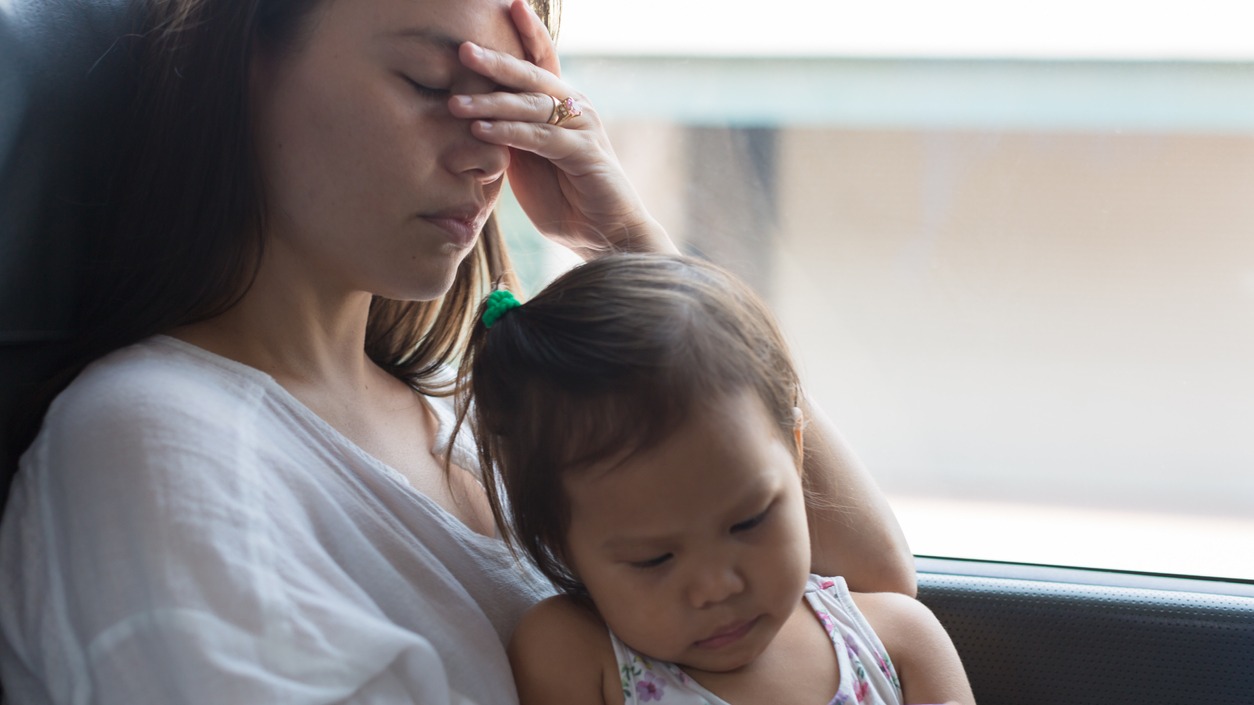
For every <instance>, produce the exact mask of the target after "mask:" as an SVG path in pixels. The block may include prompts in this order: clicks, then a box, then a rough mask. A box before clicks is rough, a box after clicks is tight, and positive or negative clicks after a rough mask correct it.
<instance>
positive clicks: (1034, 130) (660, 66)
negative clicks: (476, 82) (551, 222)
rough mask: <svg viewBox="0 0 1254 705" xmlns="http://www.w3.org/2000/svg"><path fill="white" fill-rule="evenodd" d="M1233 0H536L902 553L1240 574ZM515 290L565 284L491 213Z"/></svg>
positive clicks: (1249, 129)
mask: <svg viewBox="0 0 1254 705" xmlns="http://www.w3.org/2000/svg"><path fill="white" fill-rule="evenodd" d="M1252 19H1254V6H1249V4H1248V3H1244V2H1236V1H1228V2H1218V1H1216V0H1194V1H1192V2H1188V3H1185V2H1181V1H1178V0H1171V1H1160V2H1157V3H1155V2H1144V1H1141V2H1130V1H1128V0H1083V1H1079V0H1074V1H1073V0H1065V1H1061V2H1059V1H1055V2H1051V3H1039V2H1038V3H1026V2H1022V1H1021V0H1000V1H998V2H992V1H985V0H954V1H951V2H947V3H935V2H928V1H927V0H887V1H882V2H876V3H872V4H869V6H867V4H854V3H847V2H833V1H830V0H776V1H775V2H772V3H769V4H766V5H764V4H762V3H754V4H752V5H750V4H748V3H738V2H734V1H733V2H724V3H708V2H702V1H700V0H667V1H666V2H660V1H657V0H637V1H636V2H632V3H606V2H595V1H594V0H567V1H566V3H565V8H564V14H563V23H562V30H561V35H560V40H559V45H558V46H559V49H560V50H561V51H562V53H563V70H564V75H565V77H566V78H567V79H568V80H569V81H570V82H571V84H572V85H574V86H577V87H578V88H579V90H581V91H582V92H584V93H585V94H587V95H588V96H589V97H590V100H591V101H592V102H593V104H595V105H596V106H597V109H598V111H599V113H600V114H601V116H602V118H603V120H604V121H605V122H606V124H607V126H608V127H609V130H610V134H611V137H612V138H613V140H614V144H615V147H616V150H617V152H618V154H619V157H620V158H621V159H622V161H623V162H624V165H625V166H626V168H627V170H628V171H629V172H630V174H631V175H632V178H633V180H634V183H635V185H636V187H637V189H638V190H639V191H641V194H642V196H643V197H644V199H645V201H646V203H648V204H649V207H650V209H651V210H652V211H653V213H654V215H655V216H656V217H658V219H660V220H661V221H662V222H663V223H664V224H665V225H666V226H667V228H668V229H669V231H670V232H671V234H672V236H673V237H674V238H675V239H676V240H677V241H678V242H679V243H680V244H681V246H682V247H683V249H685V251H688V252H690V253H693V254H699V255H702V256H705V257H708V258H710V259H713V260H714V261H716V262H719V263H721V264H723V265H725V266H728V267H730V268H731V269H733V270H735V271H737V272H738V273H740V274H741V275H742V276H743V277H745V278H746V279H747V280H748V281H749V282H750V283H751V284H752V285H753V286H754V287H756V288H757V289H758V291H759V292H761V293H762V294H763V295H764V296H765V297H766V299H767V300H768V301H769V302H770V304H771V305H772V307H773V309H774V310H775V311H776V313H777V314H778V316H779V318H780V320H781V322H782V324H783V326H784V328H785V331H786V333H787V334H788V335H789V337H790V340H791V342H792V344H793V345H794V348H795V352H796V355H797V357H798V358H799V361H800V362H801V365H802V368H803V374H804V375H805V378H806V384H807V391H808V392H809V394H810V395H811V396H812V397H814V398H815V400H817V402H818V403H819V404H820V405H821V406H822V407H823V408H824V409H825V410H826V411H827V412H828V413H829V414H830V415H831V416H832V417H833V418H834V419H835V420H836V422H837V424H838V425H839V426H840V428H841V429H842V431H843V432H844V434H845V435H846V437H847V438H848V440H849V441H850V443H851V444H852V445H853V447H854V448H855V450H856V451H857V452H858V454H859V456H860V457H861V458H862V460H863V461H864V463H865V464H866V465H867V466H868V467H869V468H870V469H871V471H872V473H873V474H874V476H875V477H876V478H877V480H878V481H879V483H880V484H881V486H882V487H883V489H884V490H885V492H886V493H887V494H888V495H889V498H890V501H891V502H892V503H893V506H894V508H895V509H896V511H897V514H898V518H899V519H900V521H901V522H902V525H903V527H904V528H905V530H906V533H907V536H908V538H909V539H910V542H911V546H912V548H913V550H914V551H915V553H917V554H920V555H940V556H953V557H963V558H978V559H986V560H1005V561H1021V562H1035V563H1046V564H1054V565H1070V566H1081V567H1103V568H1112V569H1123V570H1136V571H1146V572H1158V573H1171V574H1189V575H1202V576H1217V577H1229V578H1243V579H1254V34H1251V33H1250V32H1249V31H1248V28H1249V27H1250V26H1251V20H1252ZM506 220H507V224H506V229H507V231H508V232H510V233H511V238H512V240H513V242H512V245H513V251H514V253H515V258H516V264H517V265H518V268H519V270H520V273H521V274H522V276H523V278H524V281H525V282H526V284H527V288H528V290H529V291H531V292H534V291H537V290H538V289H539V288H540V287H541V286H543V284H544V283H545V282H546V281H548V280H549V279H551V278H552V277H553V276H555V275H556V274H557V273H559V272H561V271H563V270H564V269H565V268H567V267H569V266H571V265H572V264H573V261H572V260H571V258H570V257H569V256H568V255H566V254H565V253H563V252H562V251H560V250H559V249H558V248H554V247H551V246H548V245H547V244H546V243H544V242H543V240H542V238H540V237H539V236H538V235H536V234H535V233H534V231H532V230H531V229H530V228H529V226H528V225H527V223H526V219H525V218H524V217H523V216H522V214H521V213H519V212H518V211H517V208H516V206H512V204H507V208H506Z"/></svg>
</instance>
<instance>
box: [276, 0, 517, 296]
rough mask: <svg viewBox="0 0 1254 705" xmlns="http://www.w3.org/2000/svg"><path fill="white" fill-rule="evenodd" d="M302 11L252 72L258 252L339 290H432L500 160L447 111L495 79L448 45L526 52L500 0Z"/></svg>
mask: <svg viewBox="0 0 1254 705" xmlns="http://www.w3.org/2000/svg"><path fill="white" fill-rule="evenodd" d="M310 21H311V26H310V28H309V31H308V33H307V34H306V35H304V37H303V41H300V42H298V43H297V46H296V47H295V48H294V49H292V50H290V51H289V52H287V53H282V54H278V55H275V56H265V55H264V54H263V55H261V56H259V58H258V61H257V62H256V66H257V69H256V71H255V73H254V76H253V78H254V82H253V91H254V104H255V105H256V112H255V115H254V120H255V128H256V135H257V151H258V158H259V161H260V167H261V174H262V177H263V179H264V184H263V187H262V188H263V191H264V195H265V204H266V214H267V221H266V226H267V236H268V239H267V254H266V257H267V263H268V264H269V265H272V266H277V267H278V268H279V269H281V270H282V271H283V272H284V274H283V276H286V277H289V278H291V277H295V278H304V279H306V280H307V281H311V282H314V283H315V284H316V285H317V286H318V287H320V288H329V290H331V291H336V292H357V291H365V292H369V293H371V294H378V295H381V296H385V297H388V298H393V299H405V300H428V299H433V298H436V297H439V296H440V295H441V294H443V293H444V292H445V291H447V290H448V288H449V287H450V286H451V285H452V281H453V277H454V274H455V273H456V270H457V266H458V264H459V263H460V262H461V260H462V258H463V257H465V256H466V254H467V253H469V252H470V250H471V248H472V247H473V245H474V243H475V241H476V240H477V238H478V236H479V232H480V230H481V229H482V227H483V224H484V222H485V220H486V219H487V217H488V214H489V213H490V211H491V209H492V207H493V206H494V204H495V203H496V201H497V198H498V197H499V196H500V191H501V185H502V181H503V175H504V173H505V167H506V166H507V165H508V163H509V152H508V151H507V149H506V148H504V147H500V146H496V145H491V144H487V143H485V142H481V141H479V140H477V139H475V138H474V137H473V136H471V134H470V129H469V121H467V120H463V119H458V118H454V117H453V116H452V115H450V114H449V111H448V98H449V95H450V93H484V92H489V91H492V90H493V89H494V88H495V87H494V86H493V84H492V83H491V82H490V81H488V80H487V79H485V78H484V77H482V76H480V75H478V74H475V73H473V72H471V71H470V70H468V69H466V68H465V67H463V66H462V64H461V63H460V62H459V61H458V58H457V44H458V43H459V42H461V41H464V40H472V41H474V42H476V43H478V44H481V45H483V46H487V47H490V48H494V49H498V50H501V51H504V52H508V53H510V54H512V55H514V56H522V54H523V51H522V45H521V42H520V41H519V38H518V36H517V33H516V32H515V30H514V26H513V24H512V23H511V22H510V19H509V14H508V0H324V3H323V5H322V6H321V7H319V8H318V9H316V10H315V11H314V14H313V16H312V17H311V18H310ZM263 266H264V265H263Z"/></svg>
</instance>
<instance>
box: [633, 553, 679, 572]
mask: <svg viewBox="0 0 1254 705" xmlns="http://www.w3.org/2000/svg"><path fill="white" fill-rule="evenodd" d="M672 555H674V554H670V553H663V554H662V555H660V556H655V557H653V558H650V559H648V560H646V561H631V564H630V565H631V567H633V568H642V569H648V568H656V567H658V566H660V565H662V564H663V563H665V562H666V561H669V560H670V559H671V556H672Z"/></svg>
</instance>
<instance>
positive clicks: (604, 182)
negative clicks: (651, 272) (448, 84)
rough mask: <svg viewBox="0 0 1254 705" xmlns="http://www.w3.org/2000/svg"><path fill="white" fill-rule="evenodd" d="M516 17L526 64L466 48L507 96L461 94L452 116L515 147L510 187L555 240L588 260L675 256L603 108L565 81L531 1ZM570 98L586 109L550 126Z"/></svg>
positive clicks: (519, 6)
mask: <svg viewBox="0 0 1254 705" xmlns="http://www.w3.org/2000/svg"><path fill="white" fill-rule="evenodd" d="M510 16H511V18H512V19H513V21H514V25H515V27H516V28H517V30H518V35H519V37H520V38H521V39H522V44H523V49H524V51H525V52H526V54H527V59H528V60H527V61H523V60H520V59H518V58H516V57H513V56H510V55H508V54H504V53H501V52H497V51H492V50H490V49H485V48H483V47H480V46H478V45H476V44H474V43H472V42H465V43H463V44H462V45H461V48H460V50H459V57H460V58H461V61H462V63H463V64H464V65H465V66H466V67H467V68H469V69H471V70H472V71H475V72H476V73H479V74H481V75H483V76H485V77H487V78H489V79H491V80H492V81H493V82H494V83H496V84H497V85H499V86H503V87H504V88H505V89H506V90H505V91H497V92H494V93H486V94H480V95H455V96H453V97H451V98H450V99H449V110H450V111H451V112H452V113H453V114H454V115H456V116H457V117H461V118H469V119H473V120H474V122H473V123H471V128H470V129H471V132H472V134H474V136H475V137H477V138H479V139H481V140H483V141H485V142H490V143H492V144H499V145H505V146H507V147H510V165H509V170H508V171H507V172H506V173H507V175H508V178H509V182H510V187H511V188H512V189H513V191H514V195H515V196H516V197H517V198H518V202H519V204H520V205H521V206H522V208H523V211H524V212H526V214H527V217H529V218H530V219H531V221H532V223H534V224H535V226H536V228H537V229H539V230H540V232H541V233H543V234H544V235H545V236H546V237H548V238H549V239H551V240H553V241H555V242H558V243H560V244H562V245H565V246H566V247H569V248H570V249H571V250H573V251H575V252H577V253H578V254H580V255H581V256H583V257H584V258H585V259H588V258H591V257H596V256H599V255H601V254H605V253H608V252H613V251H624V250H625V251H635V252H676V251H677V250H676V249H675V245H674V244H673V243H672V242H671V240H670V237H669V236H668V235H667V234H666V231H665V229H663V228H662V226H661V225H660V224H659V223H658V222H657V221H656V220H654V219H653V217H652V216H650V215H649V213H648V211H647V210H646V209H645V207H644V204H643V203H642V202H641V200H640V197H639V196H638V195H637V194H636V191H635V189H634V188H632V186H631V183H630V182H628V180H627V175H626V174H625V173H624V172H623V168H622V166H621V165H620V164H619V162H618V157H617V156H615V154H614V149H613V148H612V147H611V146H610V141H609V138H608V136H607V135H606V134H605V129H604V128H603V127H602V125H601V120H600V118H599V117H598V116H597V113H596V110H595V109H593V107H592V106H591V105H590V104H589V102H588V100H587V99H586V98H585V97H584V96H583V95H582V94H580V93H579V92H578V91H576V90H574V89H573V88H571V87H570V86H569V85H567V84H566V83H565V82H563V81H562V79H561V67H560V66H559V64H558V59H557V51H556V49H555V48H554V46H553V41H552V39H551V38H550V37H549V34H548V31H547V30H546V29H545V27H544V24H543V23H542V22H541V21H540V18H539V17H537V16H536V14H535V13H534V12H533V11H532V10H531V8H530V7H529V6H528V5H527V3H526V2H524V0H514V2H513V3H512V4H511V5H510ZM567 97H569V98H571V99H573V100H574V103H575V107H576V108H577V110H579V111H581V112H580V113H579V114H578V115H572V116H571V117H570V118H568V119H565V120H563V121H562V122H561V124H552V122H551V118H553V117H554V116H556V115H557V113H556V112H555V111H556V110H557V101H559V100H565V99H566V98H567Z"/></svg>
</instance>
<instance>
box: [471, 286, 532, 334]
mask: <svg viewBox="0 0 1254 705" xmlns="http://www.w3.org/2000/svg"><path fill="white" fill-rule="evenodd" d="M519 306H522V304H521V303H519V302H518V299H516V298H514V294H513V293H512V292H510V290H509V289H497V290H496V291H494V292H492V293H491V294H488V301H487V303H485V304H484V305H483V317H482V319H481V320H482V321H483V327H484V328H491V327H492V326H493V325H494V324H495V323H496V322H497V321H499V320H501V316H504V315H505V313H506V312H507V311H509V310H510V309H512V308H518V307H519Z"/></svg>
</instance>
